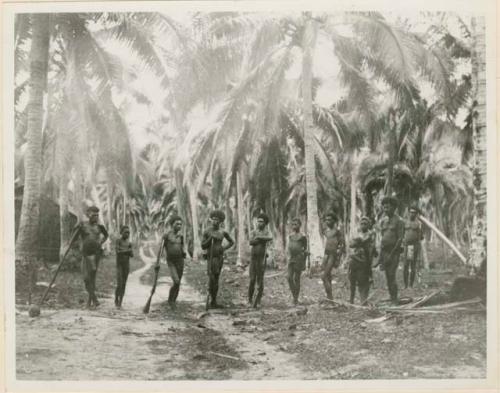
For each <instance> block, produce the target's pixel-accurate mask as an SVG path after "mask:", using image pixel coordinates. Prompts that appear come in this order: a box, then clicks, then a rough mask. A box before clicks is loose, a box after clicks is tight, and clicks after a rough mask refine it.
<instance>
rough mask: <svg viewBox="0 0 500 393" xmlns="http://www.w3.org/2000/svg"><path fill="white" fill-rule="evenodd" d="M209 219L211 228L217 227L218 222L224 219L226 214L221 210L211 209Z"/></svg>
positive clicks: (220, 222)
mask: <svg viewBox="0 0 500 393" xmlns="http://www.w3.org/2000/svg"><path fill="white" fill-rule="evenodd" d="M209 218H210V221H212V227H213V228H219V226H220V224H222V223H223V222H224V220H225V219H226V215H225V214H224V212H223V211H222V210H212V212H211V213H210V216H209Z"/></svg>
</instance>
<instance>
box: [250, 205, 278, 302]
mask: <svg viewBox="0 0 500 393" xmlns="http://www.w3.org/2000/svg"><path fill="white" fill-rule="evenodd" d="M268 222H269V218H268V217H267V215H266V214H264V213H261V214H259V216H258V218H257V229H256V230H254V231H253V232H252V234H251V236H250V245H251V246H252V251H251V260H250V267H249V269H250V270H249V273H250V285H249V286H248V303H249V305H250V306H252V307H254V308H257V307H258V306H259V305H260V300H261V299H262V294H263V292H264V273H265V271H266V258H267V245H268V243H269V242H270V241H272V240H273V239H272V237H271V235H270V234H269V231H268V230H267V228H266V226H267V224H268ZM255 284H257V295H256V296H255V299H254V296H253V295H254V290H255Z"/></svg>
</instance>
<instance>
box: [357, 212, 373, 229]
mask: <svg viewBox="0 0 500 393" xmlns="http://www.w3.org/2000/svg"><path fill="white" fill-rule="evenodd" d="M371 224H372V223H371V220H370V219H369V218H368V217H367V216H363V217H361V220H360V221H359V226H360V228H361V232H366V231H367V230H368V229H370V227H371Z"/></svg>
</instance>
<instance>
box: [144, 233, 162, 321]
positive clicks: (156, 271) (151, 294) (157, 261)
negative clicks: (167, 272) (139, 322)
mask: <svg viewBox="0 0 500 393" xmlns="http://www.w3.org/2000/svg"><path fill="white" fill-rule="evenodd" d="M164 245H165V239H162V241H161V246H160V249H159V250H158V256H157V258H156V265H155V278H154V280H153V287H152V288H151V293H150V294H149V298H148V301H147V302H146V304H145V305H144V308H143V309H142V312H143V313H144V314H147V313H149V308H150V307H151V300H152V299H153V295H154V293H155V291H156V283H157V282H158V274H159V273H160V260H161V254H162V253H163V246H164Z"/></svg>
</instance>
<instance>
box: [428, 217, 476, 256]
mask: <svg viewBox="0 0 500 393" xmlns="http://www.w3.org/2000/svg"><path fill="white" fill-rule="evenodd" d="M418 219H419V220H420V221H421V222H422V223H423V224H424V225H426V226H427V227H428V228H430V229H431V230H432V231H433V232H434V233H435V234H436V235H437V237H439V238H440V239H441V240H442V241H443V242H444V243H445V244H446V245H447V246H448V247H450V248H451V249H452V250H453V252H454V253H455V254H456V255H457V256H458V257H459V258H460V260H461V261H462V262H463V263H464V264H467V259H466V258H465V257H464V256H463V254H462V253H461V252H460V251H459V250H458V248H457V247H456V246H455V245H454V244H453V243H452V242H451V240H450V239H448V238H447V237H446V236H445V235H444V233H443V232H441V231H440V230H439V229H437V228H436V226H435V225H434V224H433V223H432V222H430V221H429V220H428V219H427V218H425V217H424V216H421V215H419V216H418Z"/></svg>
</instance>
